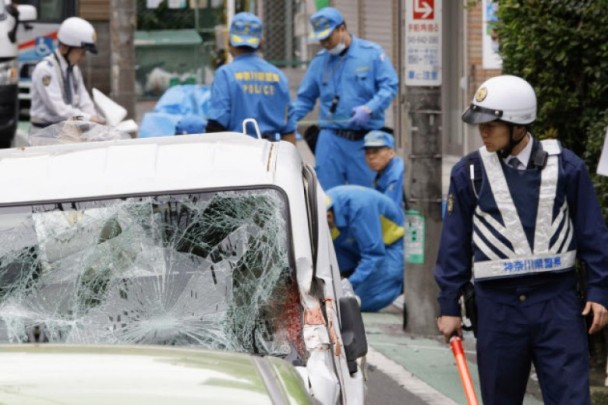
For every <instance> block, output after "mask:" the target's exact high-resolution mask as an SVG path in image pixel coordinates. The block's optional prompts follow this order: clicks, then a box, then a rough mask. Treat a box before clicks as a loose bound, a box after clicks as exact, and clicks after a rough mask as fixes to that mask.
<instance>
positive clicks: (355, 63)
mask: <svg viewBox="0 0 608 405" xmlns="http://www.w3.org/2000/svg"><path fill="white" fill-rule="evenodd" d="M398 84H399V81H398V79H397V74H396V72H395V69H394V68H393V65H392V64H391V61H390V60H389V58H388V57H387V56H386V54H385V53H384V51H383V50H382V48H381V47H380V46H379V45H376V44H374V43H372V42H369V41H365V40H363V39H359V38H356V37H354V36H353V37H352V42H351V44H350V46H349V47H348V50H347V51H346V53H345V54H344V55H337V56H333V55H330V54H329V53H328V52H327V51H326V50H322V51H320V52H319V53H318V54H317V55H316V56H315V58H314V59H313V60H312V62H311V63H310V66H309V68H308V71H307V72H306V74H305V75H304V79H303V80H302V83H301V84H300V88H299V90H298V97H297V100H296V103H295V107H294V116H295V119H296V121H299V120H300V119H302V118H303V117H304V116H305V115H306V114H308V113H309V112H310V111H312V109H313V108H314V106H315V102H316V101H317V99H319V102H320V112H319V127H320V128H321V131H320V133H319V138H318V141H317V145H316V148H315V151H314V152H315V159H316V166H315V170H316V172H317V175H318V177H319V181H320V183H321V186H323V188H324V189H325V190H328V189H330V188H332V187H335V186H339V185H342V184H346V183H350V184H359V185H362V186H366V187H372V180H373V179H374V175H375V174H374V172H373V171H372V170H371V169H370V168H369V167H368V166H367V164H366V163H365V155H364V151H363V149H362V146H363V136H365V134H366V133H367V132H368V131H370V130H372V129H380V128H381V127H382V126H383V125H384V110H386V108H387V107H388V106H389V104H390V103H391V101H392V99H393V98H394V97H395V95H396V94H397V89H398ZM336 96H337V97H339V101H338V103H337V105H336V109H335V112H333V113H332V112H331V111H330V110H331V105H332V100H334V98H335V97H336ZM361 105H366V106H367V107H369V109H370V110H371V111H372V115H371V119H370V120H369V122H368V123H367V125H366V126H365V127H358V126H356V125H354V124H353V123H351V122H349V121H350V119H351V115H352V110H353V108H354V107H358V106H361ZM336 130H348V131H351V132H353V135H354V133H355V132H356V133H358V134H357V136H356V137H355V139H352V138H353V137H352V136H350V138H351V139H348V138H347V137H344V135H342V136H340V135H338V132H336Z"/></svg>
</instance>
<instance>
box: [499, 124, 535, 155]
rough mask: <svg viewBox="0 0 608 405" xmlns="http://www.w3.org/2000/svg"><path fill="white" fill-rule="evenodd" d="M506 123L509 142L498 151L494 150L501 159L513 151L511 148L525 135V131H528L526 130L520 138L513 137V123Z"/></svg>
mask: <svg viewBox="0 0 608 405" xmlns="http://www.w3.org/2000/svg"><path fill="white" fill-rule="evenodd" d="M507 125H508V127H509V144H508V145H507V147H506V148H503V149H500V150H499V151H497V152H496V154H497V155H498V157H499V158H501V159H505V158H507V157H508V156H509V155H510V154H511V152H513V148H514V147H515V146H517V145H518V144H519V143H520V142H521V141H523V140H524V138H525V137H526V133H527V132H528V131H526V132H525V133H524V135H523V136H522V137H521V138H519V139H514V138H513V132H514V130H515V125H513V124H511V123H507Z"/></svg>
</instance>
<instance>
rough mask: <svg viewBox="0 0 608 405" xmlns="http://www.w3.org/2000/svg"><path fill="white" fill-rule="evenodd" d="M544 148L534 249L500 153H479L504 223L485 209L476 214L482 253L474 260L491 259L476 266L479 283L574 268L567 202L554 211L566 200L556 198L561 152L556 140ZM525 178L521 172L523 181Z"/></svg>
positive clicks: (478, 245)
mask: <svg viewBox="0 0 608 405" xmlns="http://www.w3.org/2000/svg"><path fill="white" fill-rule="evenodd" d="M542 145H543V149H544V150H545V151H546V152H547V153H548V154H549V156H548V159H547V164H546V166H545V168H544V169H542V170H541V171H540V173H541V174H540V187H539V197H538V208H537V212H536V223H535V226H534V237H533V241H534V243H533V244H534V246H530V242H529V239H528V237H527V235H526V233H525V231H524V226H523V224H522V221H521V218H520V216H519V214H518V210H517V207H516V206H515V204H514V202H513V198H512V196H511V191H510V189H509V186H508V184H507V179H506V177H505V173H504V171H503V167H502V165H501V162H500V158H499V157H498V155H497V154H496V153H490V152H488V151H487V150H486V148H485V147H482V148H481V149H480V150H479V153H480V156H481V161H482V163H483V167H484V170H485V173H486V179H490V180H488V181H487V182H486V183H487V186H488V187H489V188H490V190H491V193H492V196H493V197H494V201H495V203H496V208H497V210H498V213H499V216H500V218H497V217H496V216H495V215H492V214H490V213H489V212H486V211H484V210H483V208H482V206H481V205H478V206H477V208H476V210H475V216H474V218H473V225H474V227H473V242H474V246H475V249H477V250H478V251H479V253H481V254H480V255H475V257H479V256H485V257H486V258H487V259H488V260H479V259H477V260H476V261H475V262H474V264H473V275H474V277H475V279H476V280H484V279H491V278H500V277H514V276H520V275H526V274H534V273H542V272H556V271H563V270H568V269H571V268H572V267H573V266H574V261H575V258H576V250H574V249H573V248H572V246H573V243H572V238H573V232H574V228H573V225H572V221H571V219H570V216H569V211H568V203H567V201H566V199H565V198H563V203H562V204H561V206H560V207H559V210H558V212H557V215H555V217H554V206H555V204H556V203H558V204H559V202H558V201H559V200H561V199H558V198H557V188H558V178H559V155H560V154H561V148H560V146H559V143H558V142H557V141H555V140H546V141H542ZM505 170H516V169H511V168H506V169H505ZM526 174H527V173H522V175H523V176H525V175H526ZM515 175H517V174H515ZM480 197H481V196H480ZM528 208H529V207H520V209H528ZM501 220H502V221H501Z"/></svg>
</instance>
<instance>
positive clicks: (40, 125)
mask: <svg viewBox="0 0 608 405" xmlns="http://www.w3.org/2000/svg"><path fill="white" fill-rule="evenodd" d="M51 125H53V123H52V122H32V126H33V127H35V128H46V127H48V126H51Z"/></svg>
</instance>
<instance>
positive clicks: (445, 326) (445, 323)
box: [437, 315, 462, 343]
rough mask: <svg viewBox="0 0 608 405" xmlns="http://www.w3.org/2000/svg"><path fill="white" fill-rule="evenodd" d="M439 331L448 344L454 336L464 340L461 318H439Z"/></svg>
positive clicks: (444, 316) (445, 316)
mask: <svg viewBox="0 0 608 405" xmlns="http://www.w3.org/2000/svg"><path fill="white" fill-rule="evenodd" d="M437 329H439V332H441V334H442V335H443V337H444V338H445V341H446V343H448V342H449V341H450V338H451V337H452V336H453V335H457V336H458V337H459V338H461V339H462V318H461V317H459V316H447V315H443V316H440V317H439V318H437Z"/></svg>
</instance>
